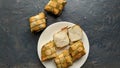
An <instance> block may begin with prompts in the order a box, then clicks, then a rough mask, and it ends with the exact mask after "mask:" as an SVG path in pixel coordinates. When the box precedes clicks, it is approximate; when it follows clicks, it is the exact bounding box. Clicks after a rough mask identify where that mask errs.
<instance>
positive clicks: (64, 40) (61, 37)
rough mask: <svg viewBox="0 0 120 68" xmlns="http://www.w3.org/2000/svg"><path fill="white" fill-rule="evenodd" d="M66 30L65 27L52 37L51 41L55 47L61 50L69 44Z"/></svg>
mask: <svg viewBox="0 0 120 68" xmlns="http://www.w3.org/2000/svg"><path fill="white" fill-rule="evenodd" d="M67 31H68V29H67V28H66V27H65V28H63V29H62V30H61V31H59V32H57V33H55V34H54V35H53V40H54V42H55V44H56V47H58V48H63V47H65V46H67V45H68V44H69V38H68V35H67Z"/></svg>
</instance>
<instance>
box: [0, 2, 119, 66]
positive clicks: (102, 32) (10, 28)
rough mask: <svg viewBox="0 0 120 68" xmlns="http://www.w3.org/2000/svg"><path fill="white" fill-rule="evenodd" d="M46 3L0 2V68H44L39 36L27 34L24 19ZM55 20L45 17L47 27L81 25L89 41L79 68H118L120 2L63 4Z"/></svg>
mask: <svg viewBox="0 0 120 68" xmlns="http://www.w3.org/2000/svg"><path fill="white" fill-rule="evenodd" d="M48 1H49V0H0V68H44V66H43V65H42V64H41V62H40V61H39V58H38V55H37V42H38V39H39V36H40V35H41V32H42V31H41V32H39V33H36V34H33V33H31V32H30V28H29V21H28V18H29V17H30V16H33V15H36V14H38V13H39V12H41V11H44V10H43V8H44V6H45V4H46V3H47V2H48ZM67 1H68V3H67V5H66V6H65V9H64V11H63V13H62V15H60V16H59V17H54V16H52V15H50V14H47V18H48V20H47V26H48V25H50V24H53V23H54V22H58V21H69V22H74V23H76V24H79V25H81V27H82V28H83V29H84V31H85V32H86V33H87V35H88V38H89V41H90V54H89V57H88V59H87V61H86V63H85V64H84V65H83V66H82V68H120V0H67Z"/></svg>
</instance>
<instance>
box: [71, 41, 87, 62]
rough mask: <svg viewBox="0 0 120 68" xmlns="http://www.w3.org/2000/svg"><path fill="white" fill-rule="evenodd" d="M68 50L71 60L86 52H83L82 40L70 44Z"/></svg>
mask: <svg viewBox="0 0 120 68" xmlns="http://www.w3.org/2000/svg"><path fill="white" fill-rule="evenodd" d="M69 52H70V55H71V57H72V60H73V61H76V60H77V59H79V58H81V57H82V56H84V55H85V54H86V52H85V48H84V46H83V42H82V41H80V40H79V41H77V42H75V43H73V44H71V46H70V48H69Z"/></svg>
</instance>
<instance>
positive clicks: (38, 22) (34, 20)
mask: <svg viewBox="0 0 120 68" xmlns="http://www.w3.org/2000/svg"><path fill="white" fill-rule="evenodd" d="M29 21H30V28H31V32H39V31H40V30H43V29H44V28H45V27H46V16H45V13H43V12H41V13H39V14H38V15H35V16H32V17H30V18H29Z"/></svg>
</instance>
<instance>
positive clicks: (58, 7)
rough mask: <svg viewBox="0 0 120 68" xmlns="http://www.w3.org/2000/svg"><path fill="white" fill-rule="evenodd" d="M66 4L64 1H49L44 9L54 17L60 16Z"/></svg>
mask: <svg viewBox="0 0 120 68" xmlns="http://www.w3.org/2000/svg"><path fill="white" fill-rule="evenodd" d="M66 3H67V2H66V0H50V1H49V2H48V4H47V5H46V6H45V8H44V9H45V10H46V11H47V12H50V13H52V14H54V15H60V14H61V12H62V10H63V8H64V6H65V4H66Z"/></svg>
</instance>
